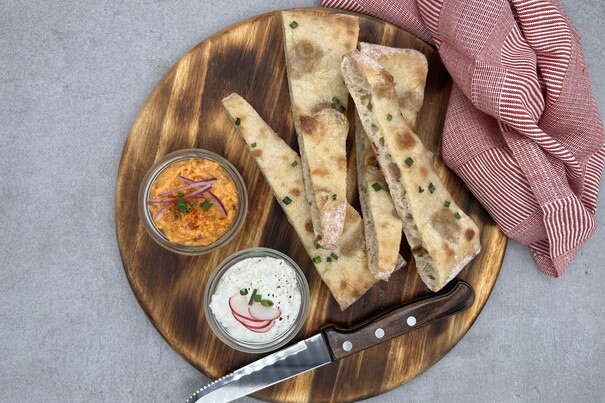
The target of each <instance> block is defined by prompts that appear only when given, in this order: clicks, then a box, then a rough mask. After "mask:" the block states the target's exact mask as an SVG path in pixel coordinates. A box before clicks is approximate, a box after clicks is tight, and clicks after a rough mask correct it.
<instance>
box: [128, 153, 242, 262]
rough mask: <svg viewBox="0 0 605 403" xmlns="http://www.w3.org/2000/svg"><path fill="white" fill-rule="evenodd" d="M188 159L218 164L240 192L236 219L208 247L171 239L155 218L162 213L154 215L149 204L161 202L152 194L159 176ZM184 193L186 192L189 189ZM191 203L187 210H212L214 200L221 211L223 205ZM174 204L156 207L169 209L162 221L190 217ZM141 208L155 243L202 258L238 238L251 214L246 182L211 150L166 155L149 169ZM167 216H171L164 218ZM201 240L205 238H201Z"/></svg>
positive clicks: (229, 164)
mask: <svg viewBox="0 0 605 403" xmlns="http://www.w3.org/2000/svg"><path fill="white" fill-rule="evenodd" d="M186 160H202V161H203V160H207V161H212V162H215V163H217V164H218V166H219V167H220V169H222V171H224V173H226V175H227V176H228V177H229V178H230V179H231V180H232V181H233V183H234V184H235V190H236V192H237V203H236V205H235V214H234V217H233V221H232V222H231V223H230V225H228V227H226V228H224V232H223V233H222V235H220V236H218V238H217V239H216V240H214V241H212V242H211V243H209V244H207V245H199V244H198V245H195V244H192V242H188V241H187V242H185V241H183V242H181V241H174V240H170V239H169V237H168V236H167V235H166V234H165V233H164V231H162V230H161V229H160V228H158V226H157V225H156V222H155V219H154V217H155V218H157V217H158V212H154V213H152V211H151V209H152V205H151V204H149V203H152V202H154V201H157V197H156V199H155V200H151V199H150V195H151V193H152V187H153V185H154V182H155V181H156V179H158V177H159V176H160V175H161V174H162V173H163V172H164V171H165V170H166V169H168V168H169V167H171V166H172V165H173V164H177V163H179V162H180V163H181V164H186V163H187V162H186ZM200 163H202V162H200ZM220 169H219V171H220ZM185 179H188V178H184V179H183V182H182V184H183V185H187V184H188V182H186V181H185ZM217 184H218V182H217ZM193 189H197V190H199V188H190V189H188V190H187V191H188V192H192V190H193ZM183 192H185V190H184V191H183ZM209 193H210V194H211V195H212V188H211V189H210V192H209ZM179 194H183V193H179ZM204 195H207V193H204ZM185 196H186V195H185ZM164 197H165V198H168V199H169V198H171V197H172V199H175V198H176V197H174V196H164ZM207 197H211V196H207ZM163 200H165V199H163ZM189 201H191V203H190V205H189V207H187V208H190V207H191V206H195V207H196V208H202V207H204V208H206V207H207V206H210V207H208V209H206V210H204V211H208V210H209V209H210V208H212V204H213V203H210V202H211V201H214V204H216V206H215V208H219V207H218V205H219V203H220V201H218V202H217V201H216V199H209V200H204V198H201V199H196V200H188V202H189ZM172 203H173V204H172V205H171V206H168V204H169V203H164V204H156V206H157V207H153V208H155V209H160V207H161V208H163V207H167V212H165V213H164V214H163V215H162V216H161V217H160V219H162V218H163V219H164V220H171V219H173V217H171V215H173V214H174V217H175V218H174V220H175V222H176V221H177V219H178V218H179V214H183V215H184V214H188V213H179V211H178V210H177V207H178V206H177V205H176V202H172ZM179 203H182V202H181V201H179ZM203 203H206V204H204V205H203ZM198 204H199V205H198ZM220 205H221V206H222V203H220ZM138 207H139V216H140V217H141V220H142V222H143V226H144V228H145V230H146V231H147V233H148V234H149V235H150V236H151V238H152V239H153V240H154V241H155V242H157V243H158V244H159V245H160V246H162V247H164V248H166V249H168V250H170V251H172V252H175V253H179V254H182V255H202V254H204V253H208V252H211V251H214V250H216V249H218V248H220V247H221V246H223V245H225V244H226V243H228V242H229V241H231V240H232V239H233V238H234V237H235V236H236V235H237V233H238V232H239V231H240V230H241V229H242V226H243V224H244V221H245V219H246V215H247V213H248V193H247V191H246V186H245V184H244V180H243V179H242V176H241V175H240V173H239V172H238V171H237V169H235V167H234V166H233V165H232V164H231V163H230V162H229V161H227V160H226V159H225V158H223V157H221V156H220V155H218V154H215V153H213V152H211V151H207V150H202V149H197V148H189V149H183V150H179V151H175V152H173V153H170V154H168V155H166V156H164V157H163V158H161V159H160V160H159V161H157V162H156V163H155V164H154V165H153V166H152V167H151V169H149V171H148V172H147V174H146V175H145V177H144V178H143V181H142V182H141V186H140V188H139V195H138ZM194 213H195V214H202V213H201V212H194ZM164 216H167V217H165V218H164ZM180 217H181V218H182V216H180ZM200 227H202V228H204V226H200ZM206 228H207V227H206ZM199 238H202V237H201V235H200V236H199Z"/></svg>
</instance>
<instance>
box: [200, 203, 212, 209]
mask: <svg viewBox="0 0 605 403" xmlns="http://www.w3.org/2000/svg"><path fill="white" fill-rule="evenodd" d="M210 207H212V203H210V202H209V201H205V202H203V203H202V204H200V208H201V209H202V210H204V211H208V210H209V209H210Z"/></svg>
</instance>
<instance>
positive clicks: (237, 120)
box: [235, 118, 242, 126]
mask: <svg viewBox="0 0 605 403" xmlns="http://www.w3.org/2000/svg"><path fill="white" fill-rule="evenodd" d="M240 123H242V120H241V119H240V118H236V119H235V125H236V126H239V124H240Z"/></svg>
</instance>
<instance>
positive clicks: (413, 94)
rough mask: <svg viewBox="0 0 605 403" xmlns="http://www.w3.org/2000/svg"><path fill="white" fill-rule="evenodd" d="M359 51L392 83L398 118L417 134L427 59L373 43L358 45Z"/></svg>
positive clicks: (407, 51) (421, 55) (411, 52)
mask: <svg viewBox="0 0 605 403" xmlns="http://www.w3.org/2000/svg"><path fill="white" fill-rule="evenodd" d="M359 51H360V52H361V53H363V54H366V55H368V56H370V57H371V58H372V59H374V60H375V61H376V62H378V64H380V65H381V66H382V67H383V68H384V69H385V70H386V71H388V72H389V74H390V75H392V76H393V79H394V80H395V93H396V94H397V101H398V102H399V108H400V111H401V115H402V117H403V119H404V120H405V122H406V123H407V125H408V126H409V127H410V128H411V129H412V130H416V117H417V116H418V112H419V111H420V109H421V108H422V103H423V102H424V88H425V86H426V76H427V73H428V69H429V67H428V62H427V60H426V57H425V56H424V55H423V54H422V53H420V52H418V51H417V50H415V49H399V48H392V47H389V46H383V45H375V44H372V43H365V42H360V43H359Z"/></svg>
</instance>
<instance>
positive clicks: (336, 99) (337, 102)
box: [332, 97, 340, 104]
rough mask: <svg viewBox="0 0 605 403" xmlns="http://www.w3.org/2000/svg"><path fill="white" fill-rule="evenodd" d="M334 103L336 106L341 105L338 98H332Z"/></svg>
mask: <svg viewBox="0 0 605 403" xmlns="http://www.w3.org/2000/svg"><path fill="white" fill-rule="evenodd" d="M332 102H334V103H335V104H339V103H340V99H338V98H337V97H332Z"/></svg>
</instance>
